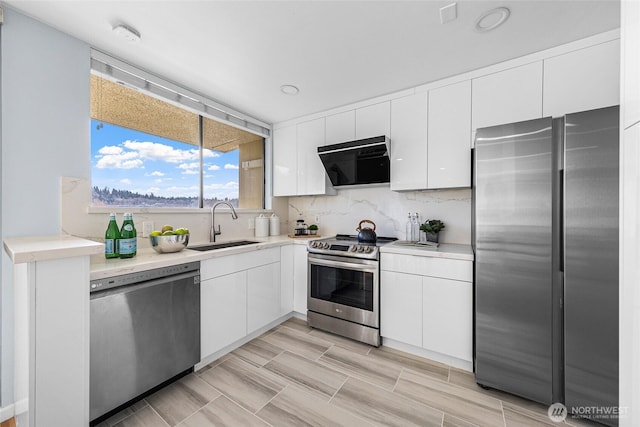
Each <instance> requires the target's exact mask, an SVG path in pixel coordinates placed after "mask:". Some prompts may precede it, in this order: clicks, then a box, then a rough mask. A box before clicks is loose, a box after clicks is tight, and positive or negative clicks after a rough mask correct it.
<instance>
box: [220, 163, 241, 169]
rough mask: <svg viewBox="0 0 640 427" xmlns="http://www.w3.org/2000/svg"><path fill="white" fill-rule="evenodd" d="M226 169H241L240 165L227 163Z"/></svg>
mask: <svg viewBox="0 0 640 427" xmlns="http://www.w3.org/2000/svg"><path fill="white" fill-rule="evenodd" d="M224 168H225V169H240V168H239V167H238V165H232V164H231V163H227V164H226V165H224Z"/></svg>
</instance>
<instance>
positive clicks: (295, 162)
mask: <svg viewBox="0 0 640 427" xmlns="http://www.w3.org/2000/svg"><path fill="white" fill-rule="evenodd" d="M322 145H325V118H324V117H321V118H319V119H316V120H310V121H307V122H302V123H298V124H297V125H292V126H286V127H282V128H278V129H275V130H274V132H273V195H274V196H306V195H322V194H324V195H328V194H335V190H334V188H333V187H332V186H331V182H330V181H329V178H328V177H327V174H326V173H325V170H324V167H323V166H322V162H321V161H320V157H319V156H318V147H320V146H322Z"/></svg>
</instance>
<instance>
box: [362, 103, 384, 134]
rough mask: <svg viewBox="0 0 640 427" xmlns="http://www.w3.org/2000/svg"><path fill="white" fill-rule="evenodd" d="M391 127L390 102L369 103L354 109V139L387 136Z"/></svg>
mask: <svg viewBox="0 0 640 427" xmlns="http://www.w3.org/2000/svg"><path fill="white" fill-rule="evenodd" d="M390 129H391V103H390V102H389V101H386V102H381V103H379V104H374V105H369V106H367V107H363V108H358V109H357V110H356V139H363V138H371V137H374V136H381V135H386V136H389V134H390V133H391V132H390Z"/></svg>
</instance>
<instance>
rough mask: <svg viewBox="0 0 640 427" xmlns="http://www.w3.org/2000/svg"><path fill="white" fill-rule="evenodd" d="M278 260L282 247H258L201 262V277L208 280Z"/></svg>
mask: <svg viewBox="0 0 640 427" xmlns="http://www.w3.org/2000/svg"><path fill="white" fill-rule="evenodd" d="M278 261H280V248H268V249H258V250H255V251H251V252H245V253H241V254H235V255H229V256H224V257H220V258H212V259H208V260H204V261H202V262H201V263H200V277H201V279H202V280H207V279H211V278H213V277H220V276H224V275H227V274H231V273H235V272H237V271H242V270H248V269H250V268H253V267H259V266H261V265H266V264H271V263H274V262H278Z"/></svg>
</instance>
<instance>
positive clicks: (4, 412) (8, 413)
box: [0, 404, 16, 427]
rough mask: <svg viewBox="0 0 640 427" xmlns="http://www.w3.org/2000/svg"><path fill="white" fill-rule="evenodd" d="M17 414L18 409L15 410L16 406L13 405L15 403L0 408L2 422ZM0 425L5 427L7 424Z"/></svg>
mask: <svg viewBox="0 0 640 427" xmlns="http://www.w3.org/2000/svg"><path fill="white" fill-rule="evenodd" d="M15 414H16V411H15V407H14V406H13V404H11V405H7V406H3V407H1V408H0V422H1V423H4V422H5V421H7V420H9V419H10V418H13V416H14V415H15ZM0 427H5V425H4V424H2V425H0Z"/></svg>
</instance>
